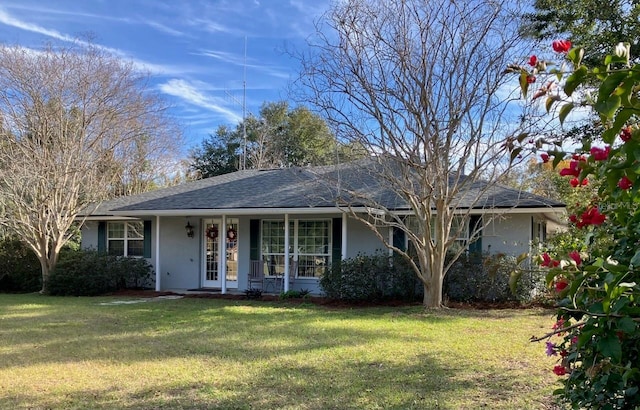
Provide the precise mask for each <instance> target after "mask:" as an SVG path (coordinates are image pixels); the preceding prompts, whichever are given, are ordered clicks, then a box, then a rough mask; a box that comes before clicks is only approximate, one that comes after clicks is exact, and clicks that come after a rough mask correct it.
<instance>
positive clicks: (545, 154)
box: [540, 152, 549, 164]
mask: <svg viewBox="0 0 640 410" xmlns="http://www.w3.org/2000/svg"><path fill="white" fill-rule="evenodd" d="M540 158H542V162H544V163H545V164H546V163H547V162H549V154H547V153H546V152H543V153H542V154H540Z"/></svg>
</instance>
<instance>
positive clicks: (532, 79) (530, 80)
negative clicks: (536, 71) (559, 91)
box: [527, 75, 536, 84]
mask: <svg viewBox="0 0 640 410" xmlns="http://www.w3.org/2000/svg"><path fill="white" fill-rule="evenodd" d="M535 82H536V77H535V76H533V75H528V76H527V84H533V83H535Z"/></svg>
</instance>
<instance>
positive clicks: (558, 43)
mask: <svg viewBox="0 0 640 410" xmlns="http://www.w3.org/2000/svg"><path fill="white" fill-rule="evenodd" d="M551 47H553V51H555V52H556V53H566V52H568V51H569V50H570V49H571V41H569V40H555V41H554V42H553V43H551Z"/></svg>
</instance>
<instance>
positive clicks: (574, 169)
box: [560, 160, 580, 177]
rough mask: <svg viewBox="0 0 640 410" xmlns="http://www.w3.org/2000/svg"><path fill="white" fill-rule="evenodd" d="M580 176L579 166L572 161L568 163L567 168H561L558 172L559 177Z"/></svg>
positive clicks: (576, 162)
mask: <svg viewBox="0 0 640 410" xmlns="http://www.w3.org/2000/svg"><path fill="white" fill-rule="evenodd" d="M579 175H580V166H579V162H578V161H576V160H572V161H571V162H569V168H562V169H561V170H560V176H563V177H566V176H574V177H578V176H579Z"/></svg>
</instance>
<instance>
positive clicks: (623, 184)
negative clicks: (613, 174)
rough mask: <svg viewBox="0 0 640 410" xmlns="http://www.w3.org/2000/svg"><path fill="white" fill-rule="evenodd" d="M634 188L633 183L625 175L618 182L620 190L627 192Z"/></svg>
mask: <svg viewBox="0 0 640 410" xmlns="http://www.w3.org/2000/svg"><path fill="white" fill-rule="evenodd" d="M632 186H633V182H632V181H631V180H630V179H629V178H628V177H627V176H626V175H625V176H623V177H622V178H620V181H618V188H620V189H623V190H625V191H626V190H627V189H629V188H631V187H632Z"/></svg>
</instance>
